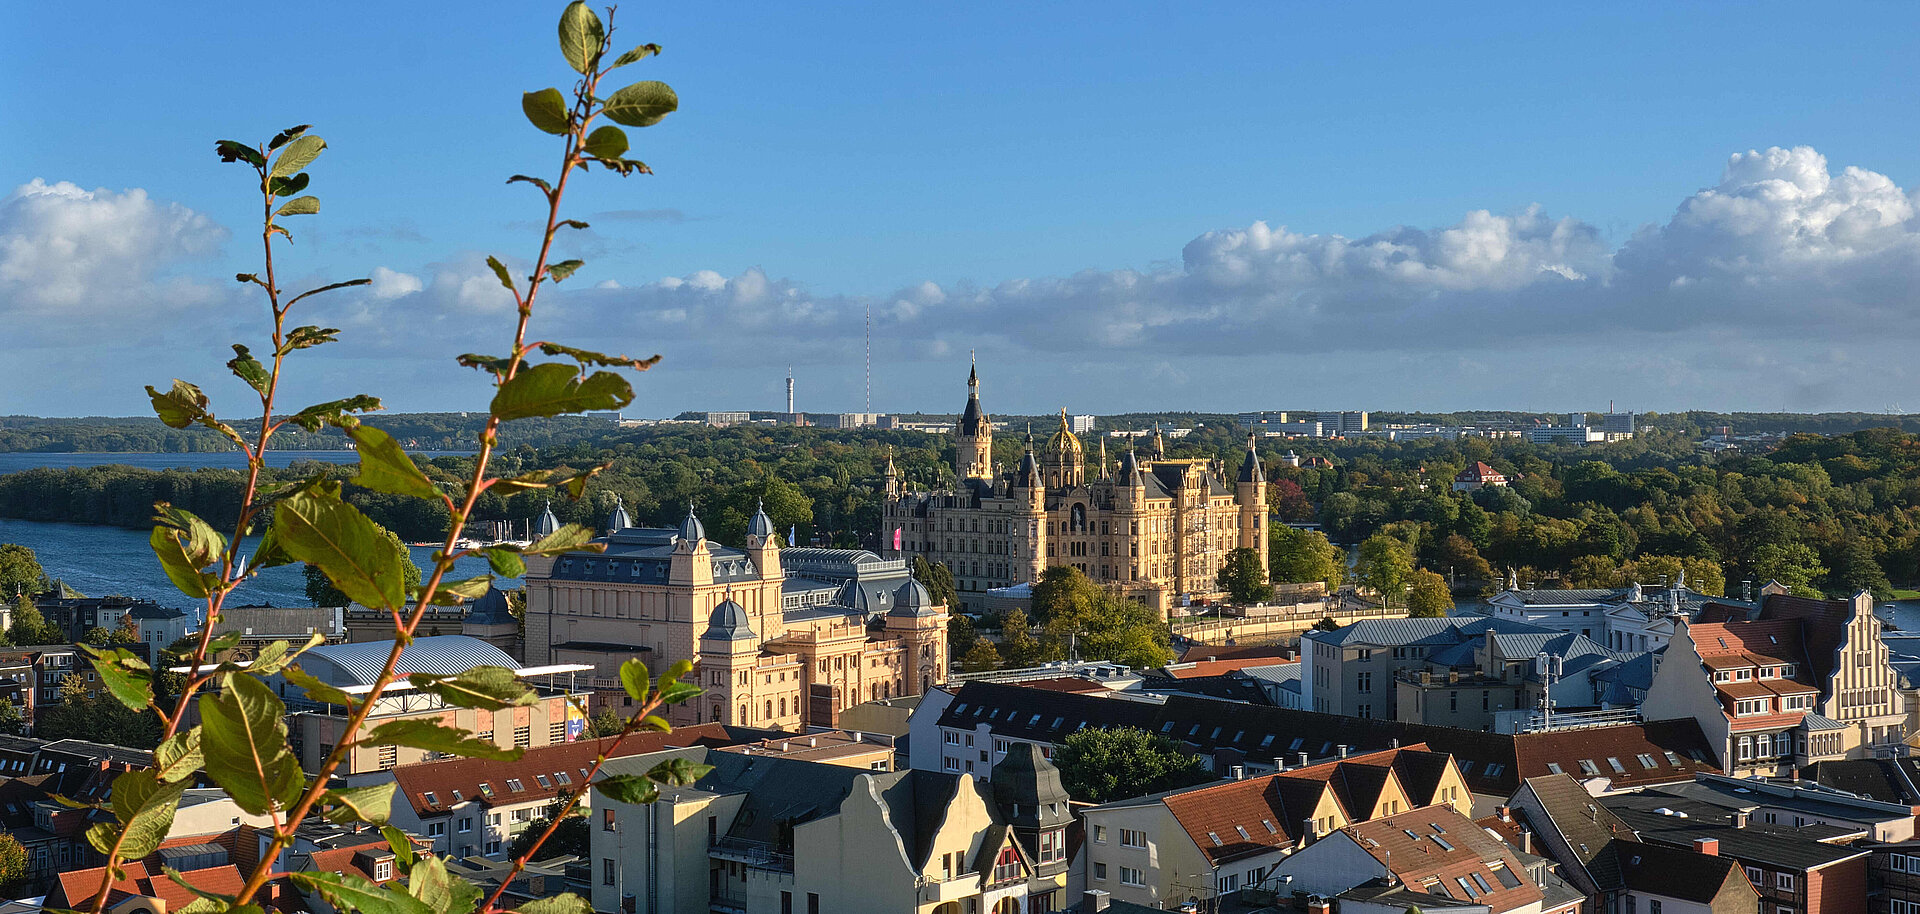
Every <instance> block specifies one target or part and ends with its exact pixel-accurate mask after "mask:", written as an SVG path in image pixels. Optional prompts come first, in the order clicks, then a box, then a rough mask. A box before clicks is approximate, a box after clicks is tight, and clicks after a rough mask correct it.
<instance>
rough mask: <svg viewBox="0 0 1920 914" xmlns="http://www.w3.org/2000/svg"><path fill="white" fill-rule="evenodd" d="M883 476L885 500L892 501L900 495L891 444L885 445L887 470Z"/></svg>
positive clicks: (898, 475) (897, 471)
mask: <svg viewBox="0 0 1920 914" xmlns="http://www.w3.org/2000/svg"><path fill="white" fill-rule="evenodd" d="M884 476H885V478H886V497H887V500H888V501H892V500H894V499H897V498H899V497H900V495H901V494H902V493H901V488H900V471H899V470H898V469H895V468H894V465H893V445H891V444H889V445H887V469H886V472H885V473H884Z"/></svg>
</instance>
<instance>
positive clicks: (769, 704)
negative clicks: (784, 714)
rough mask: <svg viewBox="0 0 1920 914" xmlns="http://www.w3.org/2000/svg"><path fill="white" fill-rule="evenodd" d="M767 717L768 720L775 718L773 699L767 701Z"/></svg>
mask: <svg viewBox="0 0 1920 914" xmlns="http://www.w3.org/2000/svg"><path fill="white" fill-rule="evenodd" d="M767 717H768V719H772V717H773V699H771V698H769V699H767Z"/></svg>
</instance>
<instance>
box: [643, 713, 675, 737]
mask: <svg viewBox="0 0 1920 914" xmlns="http://www.w3.org/2000/svg"><path fill="white" fill-rule="evenodd" d="M640 729H642V730H652V731H653V732H655V733H672V732H673V725H672V724H669V723H667V719H666V718H664V717H660V716H658V715H654V714H649V715H647V716H646V717H643V718H641V719H640Z"/></svg>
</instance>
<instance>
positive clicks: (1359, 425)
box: [1313, 410, 1367, 437]
mask: <svg viewBox="0 0 1920 914" xmlns="http://www.w3.org/2000/svg"><path fill="white" fill-rule="evenodd" d="M1313 418H1314V421H1316V422H1319V423H1320V427H1321V428H1322V429H1323V430H1324V433H1325V434H1326V435H1328V436H1329V437H1331V436H1334V435H1351V434H1357V433H1359V432H1364V431H1366V430H1367V413H1366V411H1365V410H1361V411H1359V412H1352V411H1346V412H1325V413H1317V414H1315V415H1314V417H1313Z"/></svg>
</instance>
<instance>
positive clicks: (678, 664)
mask: <svg viewBox="0 0 1920 914" xmlns="http://www.w3.org/2000/svg"><path fill="white" fill-rule="evenodd" d="M692 672H693V661H691V660H675V661H674V662H673V663H672V665H670V666H668V667H667V671H666V672H664V673H661V674H660V679H661V682H662V684H665V683H668V682H678V681H680V680H682V679H685V678H686V677H687V674H689V673H692Z"/></svg>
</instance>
